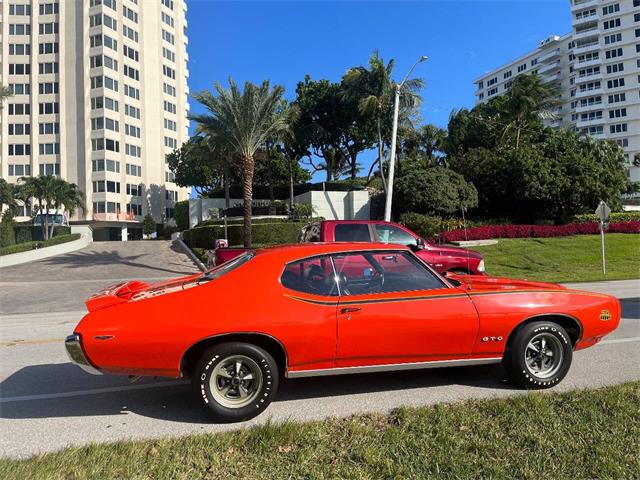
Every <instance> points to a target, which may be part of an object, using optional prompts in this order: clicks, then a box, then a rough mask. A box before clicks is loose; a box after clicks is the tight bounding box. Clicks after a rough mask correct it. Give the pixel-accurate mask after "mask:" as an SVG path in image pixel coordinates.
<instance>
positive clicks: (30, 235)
mask: <svg viewBox="0 0 640 480" xmlns="http://www.w3.org/2000/svg"><path fill="white" fill-rule="evenodd" d="M14 230H15V232H16V243H25V242H35V241H39V240H44V238H43V236H42V227H40V225H30V224H24V223H22V224H18V225H16V226H15V227H14ZM70 233H71V227H56V228H55V229H54V230H53V236H54V237H60V236H62V235H69V234H70Z"/></svg>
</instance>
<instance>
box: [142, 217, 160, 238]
mask: <svg viewBox="0 0 640 480" xmlns="http://www.w3.org/2000/svg"><path fill="white" fill-rule="evenodd" d="M156 228H157V225H156V221H155V220H154V219H153V217H152V216H151V214H150V213H147V214H146V215H145V216H144V219H143V220H142V233H144V234H145V235H151V234H152V233H155V232H156Z"/></svg>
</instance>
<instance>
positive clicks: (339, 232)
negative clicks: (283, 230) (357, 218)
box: [334, 223, 371, 242]
mask: <svg viewBox="0 0 640 480" xmlns="http://www.w3.org/2000/svg"><path fill="white" fill-rule="evenodd" d="M334 239H335V241H336V242H370V241H371V233H370V232H369V225H366V224H362V223H354V224H348V223H340V224H338V225H336V229H335V233H334Z"/></svg>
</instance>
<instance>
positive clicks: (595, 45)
mask: <svg viewBox="0 0 640 480" xmlns="http://www.w3.org/2000/svg"><path fill="white" fill-rule="evenodd" d="M596 50H600V42H591V43H588V44H586V45H581V46H579V47H576V48H574V49H573V54H574V55H576V56H577V55H582V54H583V53H589V52H593V51H596Z"/></svg>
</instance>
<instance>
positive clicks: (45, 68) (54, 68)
mask: <svg viewBox="0 0 640 480" xmlns="http://www.w3.org/2000/svg"><path fill="white" fill-rule="evenodd" d="M38 73H39V74H40V75H43V74H47V73H58V62H45V63H39V64H38Z"/></svg>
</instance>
